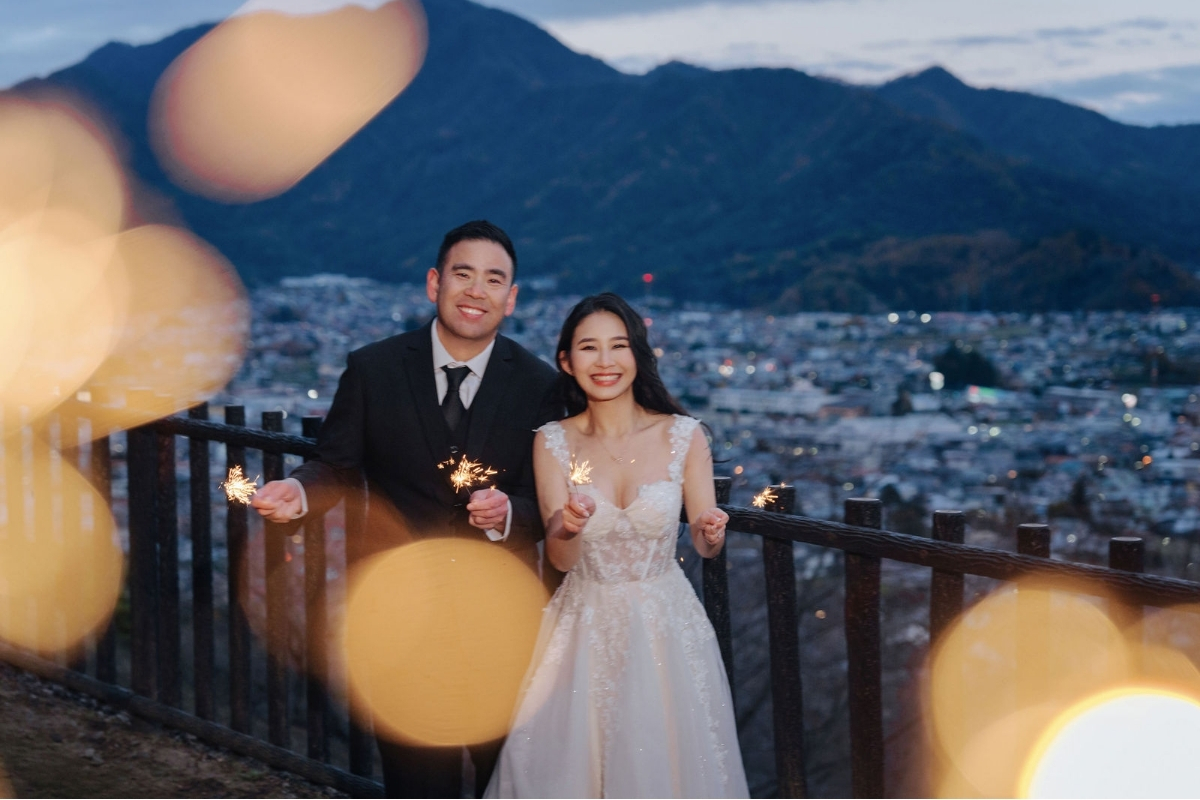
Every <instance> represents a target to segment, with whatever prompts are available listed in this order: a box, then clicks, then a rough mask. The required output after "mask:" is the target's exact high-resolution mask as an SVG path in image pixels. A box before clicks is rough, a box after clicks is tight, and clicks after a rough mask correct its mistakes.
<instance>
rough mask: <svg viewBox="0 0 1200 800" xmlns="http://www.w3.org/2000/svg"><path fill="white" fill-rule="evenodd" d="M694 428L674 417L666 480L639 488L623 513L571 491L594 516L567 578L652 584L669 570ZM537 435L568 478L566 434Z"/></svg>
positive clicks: (589, 490)
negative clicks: (542, 437)
mask: <svg viewBox="0 0 1200 800" xmlns="http://www.w3.org/2000/svg"><path fill="white" fill-rule="evenodd" d="M699 424H700V423H699V421H698V420H696V419H693V418H692V417H684V416H679V415H676V417H675V421H674V422H673V423H672V424H671V430H670V435H669V441H670V446H671V462H670V464H669V466H668V469H667V474H668V476H669V477H668V478H667V479H666V480H661V481H655V482H654V483H646V484H642V485H641V486H640V487H639V488H638V493H637V496H636V497H634V499H633V501H632V502H631V503H630V504H629V505H628V506H627V507H626V508H618V507H617V506H616V505H614V504H613V503H612V502H611V501H609V500H608V498H606V497H605V496H604V495H603V494H602V493H601V492H600V491H598V490H597V489H596V488H595V487H594V486H592V485H590V484H584V485H582V486H579V487H577V488H575V489H573V490H572V491H578V492H581V493H585V494H588V495H589V496H590V497H591V498H592V499H593V500H595V501H596V512H595V513H594V514H593V515H592V518H591V519H589V520H588V522H587V525H586V526H584V529H583V533H582V537H583V542H582V552H581V554H580V559H579V563H578V564H577V565H576V566H575V568H574V569H573V570H572V572H573V573H578V575H579V577H580V578H582V579H585V580H594V581H600V582H602V583H616V582H622V581H638V580H652V579H654V578H657V577H660V576H661V575H662V574H663V573H664V572H666V571H667V570H668V569H670V568H671V567H672V566H673V565H674V562H675V539H676V533H677V532H678V530H679V511H680V508H681V507H682V504H683V463H684V459H685V458H686V457H687V451H688V446H689V445H690V444H691V441H692V434H693V432H694V431H695V429H696V426H697V425H699ZM542 432H543V433H544V434H545V442H546V448H547V449H548V450H550V452H551V453H553V454H554V457H555V458H556V459H557V460H558V462H559V464H560V465H561V467H562V469H563V474H564V475H567V474H569V473H570V469H571V467H570V464H571V453H570V451H569V449H568V447H567V438H566V431H565V430H563V427H562V425H561V424H560V423H558V422H551V423H549V424H548V425H545V426H543V427H542Z"/></svg>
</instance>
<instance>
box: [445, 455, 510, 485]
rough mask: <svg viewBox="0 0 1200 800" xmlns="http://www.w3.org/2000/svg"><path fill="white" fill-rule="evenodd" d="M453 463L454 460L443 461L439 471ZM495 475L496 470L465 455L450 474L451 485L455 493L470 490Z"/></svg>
mask: <svg viewBox="0 0 1200 800" xmlns="http://www.w3.org/2000/svg"><path fill="white" fill-rule="evenodd" d="M453 463H454V459H453V458H451V459H449V460H447V461H443V462H442V463H441V464H438V469H445V468H446V467H448V466H450V465H451V464H453ZM495 474H496V470H494V469H492V468H491V467H489V466H486V465H484V464H482V463H480V462H478V461H472V460H471V459H469V458H467V457H466V456H465V455H464V456H463V457H462V459H461V460H460V461H459V462H458V465H457V466H456V467H455V468H454V470H453V471H452V472H451V473H450V485H451V486H453V487H454V490H455V491H459V490H462V489H469V488H470V487H472V486H476V485H478V484H482V483H485V482H486V481H487V479H488V478H490V477H491V476H493V475H495Z"/></svg>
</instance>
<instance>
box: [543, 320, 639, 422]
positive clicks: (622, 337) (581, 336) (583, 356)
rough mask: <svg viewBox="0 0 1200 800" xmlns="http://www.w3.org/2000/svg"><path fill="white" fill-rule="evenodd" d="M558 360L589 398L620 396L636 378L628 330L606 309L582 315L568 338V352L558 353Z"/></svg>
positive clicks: (599, 398) (598, 398)
mask: <svg viewBox="0 0 1200 800" xmlns="http://www.w3.org/2000/svg"><path fill="white" fill-rule="evenodd" d="M559 362H560V363H561V364H562V368H563V370H564V371H565V372H566V373H567V374H568V375H571V376H572V377H574V378H575V381H576V382H577V383H578V384H579V388H580V389H583V393H584V394H586V395H587V396H588V399H590V400H612V399H614V398H617V397H620V396H621V395H622V394H624V393H625V392H628V391H629V390H630V388H631V387H632V386H633V379H634V378H636V377H637V362H636V361H635V360H634V357H633V348H632V347H630V345H629V332H628V331H627V330H626V329H625V323H624V322H622V321H621V318H620V317H618V316H617V315H616V314H613V313H611V312H609V311H597V312H596V313H594V314H589V315H588V316H586V317H584V318H583V320H582V321H581V322H580V323H579V325H578V326H577V327H576V328H575V335H574V336H573V337H572V339H571V352H570V353H560V354H559Z"/></svg>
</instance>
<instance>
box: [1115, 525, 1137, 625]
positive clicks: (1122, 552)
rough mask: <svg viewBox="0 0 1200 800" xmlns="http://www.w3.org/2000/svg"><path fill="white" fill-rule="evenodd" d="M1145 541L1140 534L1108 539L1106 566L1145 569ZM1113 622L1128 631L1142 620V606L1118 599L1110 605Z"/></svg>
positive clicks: (1131, 569) (1134, 570)
mask: <svg viewBox="0 0 1200 800" xmlns="http://www.w3.org/2000/svg"><path fill="white" fill-rule="evenodd" d="M1145 548H1146V543H1145V541H1144V540H1143V539H1142V538H1141V537H1140V536H1114V537H1113V538H1111V539H1109V540H1108V566H1109V568H1111V569H1119V570H1123V571H1125V572H1137V573H1142V572H1145V570H1146V561H1145ZM1109 613H1110V616H1111V617H1112V621H1113V623H1114V624H1115V625H1116V626H1117V627H1118V628H1119V629H1120V630H1122V631H1128V630H1130V629H1131V628H1133V626H1135V625H1137V624H1138V623H1140V622H1141V621H1142V615H1143V611H1142V607H1141V606H1140V605H1134V604H1132V603H1129V602H1127V601H1125V600H1124V599H1123V598H1121V599H1118V600H1116V601H1114V602H1112V603H1111V605H1110V612H1109Z"/></svg>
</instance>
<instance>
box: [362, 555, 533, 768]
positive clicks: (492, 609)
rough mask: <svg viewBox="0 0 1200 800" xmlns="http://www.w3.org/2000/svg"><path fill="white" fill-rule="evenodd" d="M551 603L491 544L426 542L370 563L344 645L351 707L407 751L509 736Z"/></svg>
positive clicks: (524, 570) (522, 570) (529, 577)
mask: <svg viewBox="0 0 1200 800" xmlns="http://www.w3.org/2000/svg"><path fill="white" fill-rule="evenodd" d="M545 603H546V592H545V589H544V588H543V587H542V584H541V582H540V581H539V580H538V579H537V577H536V575H534V573H533V572H532V571H531V570H530V569H529V567H528V566H526V565H525V564H523V563H522V562H520V561H519V560H518V559H517V558H515V557H514V556H512V555H511V554H509V553H508V552H506V551H505V550H503V549H502V548H500V547H497V546H496V545H493V544H489V543H485V542H475V541H471V540H466V539H427V540H424V541H420V542H416V543H414V544H408V545H404V546H402V547H398V548H395V549H393V550H390V551H388V552H386V553H383V554H380V555H378V556H375V557H373V558H371V559H370V560H368V561H366V562H364V563H363V564H362V566H360V567H359V568H357V570H356V572H355V575H354V577H353V578H352V580H351V587H350V590H349V593H348V600H347V606H346V618H345V620H344V623H343V624H344V629H343V631H342V635H341V637H340V638H341V643H342V651H343V658H344V659H345V663H346V669H347V673H348V678H349V686H350V691H351V698H352V701H353V703H354V704H355V707H356V708H358V709H360V710H369V711H370V713H371V714H372V716H373V722H374V724H375V727H376V730H377V731H378V732H379V733H380V735H383V736H388V737H391V738H397V739H402V740H406V741H415V742H421V743H426V744H437V745H453V744H466V743H472V742H483V741H489V740H491V739H496V738H498V737H500V736H503V735H504V734H505V732H506V731H507V728H508V725H509V723H510V721H511V717H512V714H513V711H514V708H515V704H516V698H517V694H518V691H519V688H520V685H521V680H522V678H523V676H524V674H525V670H526V669H527V667H528V666H529V661H530V657H531V654H532V652H533V646H534V643H535V641H536V639H537V632H538V626H539V624H540V622H541V616H542V608H543V607H544V606H545Z"/></svg>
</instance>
